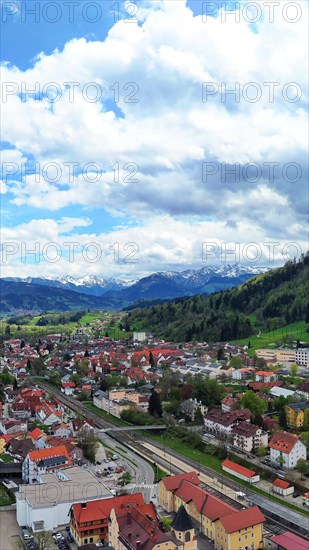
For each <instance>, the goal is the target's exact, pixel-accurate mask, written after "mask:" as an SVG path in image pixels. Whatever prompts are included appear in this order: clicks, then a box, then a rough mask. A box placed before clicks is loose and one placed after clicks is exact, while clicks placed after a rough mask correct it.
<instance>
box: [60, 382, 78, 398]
mask: <svg viewBox="0 0 309 550" xmlns="http://www.w3.org/2000/svg"><path fill="white" fill-rule="evenodd" d="M75 388H76V384H75V382H70V381H68V382H62V384H61V391H62V392H63V393H65V395H73V394H74V391H75Z"/></svg>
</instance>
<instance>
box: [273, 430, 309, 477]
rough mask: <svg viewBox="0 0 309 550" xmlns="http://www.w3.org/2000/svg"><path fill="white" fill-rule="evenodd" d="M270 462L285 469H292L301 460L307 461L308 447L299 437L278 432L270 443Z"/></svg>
mask: <svg viewBox="0 0 309 550" xmlns="http://www.w3.org/2000/svg"><path fill="white" fill-rule="evenodd" d="M269 448H270V460H271V461H272V462H274V463H276V464H280V466H283V467H284V468H288V469H292V468H295V467H296V465H297V461H298V460H299V459H300V458H304V459H305V460H306V454H307V453H306V450H307V447H306V445H305V444H304V443H303V442H302V440H301V439H299V437H298V435H296V434H291V433H287V432H276V433H275V434H274V436H273V437H272V438H271V440H270V442H269Z"/></svg>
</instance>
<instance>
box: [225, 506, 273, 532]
mask: <svg viewBox="0 0 309 550" xmlns="http://www.w3.org/2000/svg"><path fill="white" fill-rule="evenodd" d="M220 519H221V523H222V525H223V527H224V529H225V530H226V532H227V533H234V532H235V531H239V530H240V529H246V528H247V527H250V525H257V524H258V523H263V522H264V521H265V516H264V515H263V514H262V512H261V510H260V509H259V507H258V506H252V507H251V508H245V509H244V510H239V511H237V512H235V514H229V515H228V516H224V517H223V518H220Z"/></svg>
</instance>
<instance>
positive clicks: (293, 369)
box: [290, 363, 298, 377]
mask: <svg viewBox="0 0 309 550" xmlns="http://www.w3.org/2000/svg"><path fill="white" fill-rule="evenodd" d="M290 375H291V376H293V377H294V376H297V375H298V366H297V365H296V364H295V363H292V365H291V368H290Z"/></svg>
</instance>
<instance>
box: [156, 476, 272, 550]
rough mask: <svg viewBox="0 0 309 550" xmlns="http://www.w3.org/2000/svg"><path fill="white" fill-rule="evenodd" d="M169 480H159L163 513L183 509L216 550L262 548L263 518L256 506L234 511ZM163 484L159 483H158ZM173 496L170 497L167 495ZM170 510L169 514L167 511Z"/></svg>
mask: <svg viewBox="0 0 309 550" xmlns="http://www.w3.org/2000/svg"><path fill="white" fill-rule="evenodd" d="M173 477H177V478H179V477H180V476H170V477H169V478H164V479H163V480H161V482H160V483H161V484H162V487H161V493H160V490H159V494H161V501H160V497H159V503H160V504H161V506H162V507H163V508H165V510H168V508H169V510H168V511H176V512H177V510H179V509H180V508H181V507H184V508H185V510H186V511H187V513H188V515H189V516H190V517H191V518H192V519H193V520H195V522H196V523H197V525H198V527H199V530H200V531H201V532H202V533H203V534H204V535H205V536H206V537H207V538H209V539H210V540H212V541H213V542H214V545H215V548H216V549H218V550H256V549H259V548H262V547H263V522H264V521H265V518H264V516H263V514H262V513H261V511H260V509H259V508H258V507H257V506H254V507H251V508H246V509H244V510H240V511H238V510H236V509H235V508H234V507H233V506H230V505H229V504H226V503H225V502H223V501H222V500H221V499H220V498H218V497H216V496H214V495H212V494H210V493H208V492H207V491H205V489H202V488H201V487H199V486H197V485H194V484H192V483H191V482H190V481H189V480H186V479H182V480H181V482H180V483H179V479H178V480H176V481H177V483H176V484H177V485H178V487H177V488H176V489H173V488H172V487H173V486H174V485H175V482H173ZM162 482H163V483H162ZM169 493H173V497H172V496H171V495H170V494H169ZM171 509H172V510H171Z"/></svg>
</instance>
